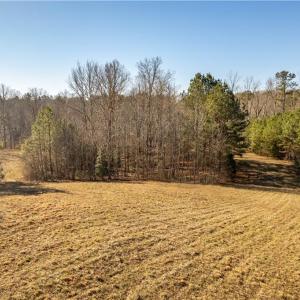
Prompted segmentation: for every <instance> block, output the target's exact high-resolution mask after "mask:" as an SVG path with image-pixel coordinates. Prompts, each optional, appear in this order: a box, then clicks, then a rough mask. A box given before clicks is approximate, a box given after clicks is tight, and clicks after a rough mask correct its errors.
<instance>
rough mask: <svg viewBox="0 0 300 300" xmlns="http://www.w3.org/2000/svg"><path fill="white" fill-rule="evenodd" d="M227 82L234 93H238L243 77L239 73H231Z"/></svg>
mask: <svg viewBox="0 0 300 300" xmlns="http://www.w3.org/2000/svg"><path fill="white" fill-rule="evenodd" d="M225 81H226V83H227V84H228V86H229V88H230V89H231V90H232V92H233V93H237V92H238V91H239V89H240V86H239V82H240V81H241V76H240V75H239V74H238V73H237V72H232V71H230V72H229V74H228V76H227V80H225Z"/></svg>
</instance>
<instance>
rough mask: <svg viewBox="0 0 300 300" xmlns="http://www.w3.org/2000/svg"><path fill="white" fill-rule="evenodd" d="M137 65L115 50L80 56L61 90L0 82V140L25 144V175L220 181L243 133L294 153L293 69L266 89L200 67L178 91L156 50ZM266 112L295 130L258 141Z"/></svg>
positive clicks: (229, 172) (252, 141) (240, 147)
mask: <svg viewBox="0 0 300 300" xmlns="http://www.w3.org/2000/svg"><path fill="white" fill-rule="evenodd" d="M137 71H138V72H137V76H136V78H135V79H132V78H131V79H130V74H129V73H128V72H127V71H126V69H125V67H124V66H123V65H122V64H121V63H119V62H118V61H117V60H114V61H112V62H108V63H106V64H105V65H100V64H99V63H97V62H93V61H88V62H86V63H85V64H80V63H78V64H77V66H76V67H75V68H74V69H73V70H72V71H71V74H70V77H69V86H70V93H69V92H66V93H63V94H60V95H57V96H49V95H47V93H46V92H45V91H43V90H41V89H31V90H29V92H28V93H26V94H24V95H20V93H18V92H16V91H13V90H12V89H10V88H8V87H7V86H5V85H4V84H1V86H0V90H1V96H0V100H1V118H0V126H1V130H0V132H1V147H2V148H16V147H19V146H21V145H22V149H23V153H24V157H25V160H26V176H27V177H28V178H29V179H38V180H56V179H71V180H74V179H86V180H100V179H109V180H110V179H126V178H133V179H157V180H176V181H193V182H223V181H226V180H228V179H230V178H231V177H232V176H233V175H234V172H235V162H234V155H240V154H241V153H243V151H244V150H245V149H246V147H247V146H248V145H247V142H248V143H249V145H250V148H251V149H252V150H253V151H256V152H258V153H264V154H268V155H276V156H278V153H274V151H275V152H276V151H279V152H280V153H281V156H282V157H286V158H289V159H295V158H297V157H298V153H299V136H300V134H299V132H300V131H299V126H298V127H297V128H298V129H295V128H296V127H295V126H296V125H297V124H299V111H298V112H293V113H290V112H287V111H294V110H295V109H296V108H297V107H299V97H300V96H299V95H300V92H299V90H297V85H296V82H295V74H293V73H290V72H287V71H282V72H278V73H276V75H275V77H274V79H270V80H268V82H267V84H266V88H265V89H262V88H261V87H260V84H259V83H258V82H256V81H255V80H254V79H253V78H252V77H250V78H246V79H245V80H244V84H242V81H241V80H240V78H239V76H238V74H232V73H231V74H230V75H229V77H228V79H227V80H226V81H222V80H219V79H215V78H214V77H213V76H212V75H211V74H206V75H204V74H200V73H198V74H196V75H195V77H194V78H193V79H192V80H191V82H190V86H189V88H188V90H187V91H185V92H183V93H180V94H179V93H178V91H177V90H176V88H175V82H174V78H173V75H172V73H171V72H169V71H165V70H164V69H163V68H162V60H161V59H160V58H159V57H155V58H151V59H144V60H143V61H140V62H139V63H138V64H137ZM294 116H295V117H294ZM266 117H269V118H270V120H275V119H276V120H278V119H280V120H282V119H286V118H288V119H289V120H290V119H293V121H292V122H294V123H295V126H294V125H293V124H294V123H293V124H291V123H289V122H288V123H285V124H286V125H283V126H284V128H283V129H282V132H287V130H288V129H287V127H288V126H289V128H291V129H292V130H293V132H291V131H289V133H287V134H286V135H285V136H284V138H283V139H284V141H287V142H286V144H285V145H283V144H282V142H280V145H279V146H278V145H277V144H276V146H274V147H279V148H280V149H279V150H274V147H273V146H272V147H273V148H272V149H271V150H266V151H264V150H263V146H261V145H258V144H259V143H258V142H257V139H261V140H262V141H263V142H266V139H265V138H264V136H265V135H263V134H261V130H262V129H259V130H260V131H259V130H258V129H257V128H258V126H262V124H266V121H265V120H266V119H265V118H266ZM268 120H269V119H268ZM249 122H250V127H249V128H248V129H247V130H246V131H245V128H246V126H247V124H248V123H249ZM297 122H298V123H297ZM253 128H255V132H254V129H253ZM270 128H272V130H273V131H272V132H271V133H270V136H271V137H272V139H276V138H277V137H278V136H279V135H278V134H279V133H277V132H274V130H276V129H274V128H275V127H274V126H273V125H271V127H270ZM297 130H298V131H297ZM294 131H295V132H296V133H294ZM245 132H246V133H247V136H246V133H245ZM256 133H257V134H258V137H256V136H255V134H256ZM295 134H296V137H295ZM291 135H293V138H291ZM254 136H255V137H254ZM296 141H297V142H296ZM296 145H298V146H296ZM291 149H292V150H291Z"/></svg>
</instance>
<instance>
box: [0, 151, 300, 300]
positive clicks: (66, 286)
mask: <svg viewBox="0 0 300 300" xmlns="http://www.w3.org/2000/svg"><path fill="white" fill-rule="evenodd" d="M0 161H4V162H5V164H4V167H5V170H6V174H7V177H6V182H5V183H2V184H0V299H67V298H72V299H136V300H137V299H139V300H141V299H299V298H300V189H299V185H298V183H299V182H298V180H297V176H296V174H295V170H294V168H293V166H292V165H291V164H290V163H288V162H284V161H276V160H271V159H266V158H263V157H258V156H255V155H253V154H248V155H247V156H246V157H245V158H244V159H242V160H239V166H240V167H239V170H240V171H239V173H238V177H237V179H236V183H234V184H232V185H231V186H229V185H228V186H216V185H194V184H176V183H157V182H124V183H122V182H118V183H97V182H62V183H44V184H39V185H33V184H30V183H26V182H24V181H22V177H21V172H20V169H21V168H22V164H21V161H20V158H19V154H18V153H17V152H9V151H6V152H4V151H2V152H1V154H0ZM245 183H248V184H245Z"/></svg>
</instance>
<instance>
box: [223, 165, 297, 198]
mask: <svg viewBox="0 0 300 300" xmlns="http://www.w3.org/2000/svg"><path fill="white" fill-rule="evenodd" d="M237 170H238V171H237V174H236V177H235V178H234V182H233V183H232V184H228V185H229V186H234V187H236V188H242V189H249V190H260V191H270V192H283V193H293V194H300V174H299V170H298V169H297V168H296V167H295V166H293V165H286V164H280V163H277V164H275V163H269V162H263V161H258V160H244V161H243V160H241V161H238V162H237Z"/></svg>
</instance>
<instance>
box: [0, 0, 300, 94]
mask: <svg viewBox="0 0 300 300" xmlns="http://www.w3.org/2000/svg"><path fill="white" fill-rule="evenodd" d="M299 30H300V2H30V3H25V2H23V3H22V2H0V83H4V84H6V85H8V86H10V87H11V88H14V89H16V90H19V91H21V92H26V91H27V90H28V89H29V88H32V87H38V88H43V89H45V90H47V91H48V92H49V93H51V94H56V93H59V92H62V91H64V90H66V89H68V77H69V74H70V71H71V69H72V68H73V67H74V66H75V65H76V63H77V62H81V63H84V62H85V61H86V60H94V61H97V62H99V63H100V64H104V63H105V62H107V61H111V60H112V59H118V60H119V61H120V62H121V63H122V64H123V65H125V67H126V68H127V70H128V71H129V72H130V73H131V78H132V80H134V78H135V74H136V64H137V62H138V61H140V60H142V59H144V58H145V57H153V56H160V57H161V58H162V60H163V67H164V69H166V70H170V71H172V72H174V77H175V82H176V85H177V87H178V89H179V90H185V89H187V87H188V84H189V81H190V79H191V78H192V77H193V76H194V75H195V73H197V72H201V73H207V72H210V73H212V74H213V75H214V76H215V77H217V78H221V79H225V78H227V77H228V74H229V73H230V72H237V73H238V74H239V75H240V77H241V78H242V79H245V78H246V77H247V76H253V77H254V78H255V79H256V80H260V81H261V82H262V84H264V83H265V81H266V80H267V79H268V78H269V77H271V76H272V75H274V74H275V72H277V71H280V70H283V69H286V70H288V71H291V72H294V73H296V75H297V76H298V81H299V78H300V35H299ZM241 85H242V80H241Z"/></svg>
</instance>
